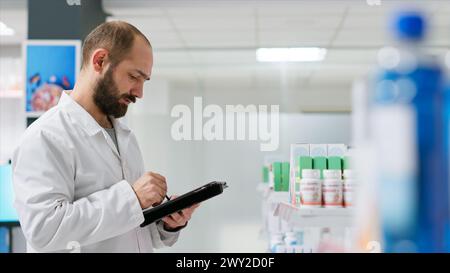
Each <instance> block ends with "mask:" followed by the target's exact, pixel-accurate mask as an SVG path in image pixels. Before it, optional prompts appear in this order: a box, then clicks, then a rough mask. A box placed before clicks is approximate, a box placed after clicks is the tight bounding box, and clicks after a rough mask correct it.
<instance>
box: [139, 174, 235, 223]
mask: <svg viewBox="0 0 450 273" xmlns="http://www.w3.org/2000/svg"><path fill="white" fill-rule="evenodd" d="M225 188H227V184H226V183H225V182H218V181H213V182H210V183H208V184H206V185H203V186H202V187H200V188H198V189H195V190H193V191H190V192H188V193H185V194H183V195H181V196H178V197H177V198H175V199H172V200H169V201H167V202H165V203H162V204H161V205H158V206H156V207H153V208H151V209H147V210H145V211H144V218H145V220H144V222H143V223H142V224H141V227H145V226H146V225H149V224H151V223H153V222H155V221H158V220H160V219H162V218H164V217H165V216H167V215H170V214H172V213H175V212H178V211H181V210H183V209H185V208H188V207H190V206H192V205H194V204H197V203H200V202H203V201H205V200H208V199H210V198H212V197H214V196H216V195H219V194H221V193H222V192H223V190H224V189H225Z"/></svg>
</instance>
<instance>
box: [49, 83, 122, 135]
mask: <svg viewBox="0 0 450 273" xmlns="http://www.w3.org/2000/svg"><path fill="white" fill-rule="evenodd" d="M58 105H60V106H61V107H63V108H64V109H66V111H67V112H69V113H70V114H71V115H72V116H73V117H74V118H75V119H76V121H77V122H80V123H81V125H82V127H83V129H84V130H85V131H86V133H88V134H89V135H90V136H93V135H95V134H97V133H99V132H101V131H102V127H101V126H100V124H98V122H97V121H96V120H95V119H94V117H93V116H91V114H89V113H88V112H87V111H86V110H85V109H84V108H83V107H82V106H81V105H79V104H78V103H77V102H76V101H74V100H73V99H72V98H71V97H70V95H69V94H68V93H66V92H65V91H64V92H62V94H61V98H60V100H59V103H58ZM110 120H111V121H112V123H113V126H114V128H115V130H116V132H119V131H122V132H123V133H124V135H127V134H129V133H130V132H131V130H130V128H128V126H126V125H125V124H124V123H123V121H121V120H119V119H115V118H113V117H110Z"/></svg>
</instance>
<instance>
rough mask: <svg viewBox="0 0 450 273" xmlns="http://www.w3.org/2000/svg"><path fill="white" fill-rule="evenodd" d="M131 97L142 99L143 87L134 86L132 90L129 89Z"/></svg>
mask: <svg viewBox="0 0 450 273" xmlns="http://www.w3.org/2000/svg"><path fill="white" fill-rule="evenodd" d="M131 95H133V96H135V97H137V98H140V99H142V97H143V96H144V87H143V86H142V85H139V86H136V87H134V88H133V89H131Z"/></svg>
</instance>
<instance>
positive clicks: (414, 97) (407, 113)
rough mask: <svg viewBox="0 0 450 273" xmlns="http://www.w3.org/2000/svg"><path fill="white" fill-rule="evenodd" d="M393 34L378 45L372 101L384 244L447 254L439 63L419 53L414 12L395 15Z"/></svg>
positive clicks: (420, 26) (420, 35) (421, 35)
mask: <svg viewBox="0 0 450 273" xmlns="http://www.w3.org/2000/svg"><path fill="white" fill-rule="evenodd" d="M393 32H394V34H395V38H396V41H397V44H396V45H395V46H394V47H386V48H383V49H382V50H381V51H380V54H379V66H380V73H379V75H378V76H377V79H376V84H375V88H374V93H373V94H374V96H373V100H372V102H373V105H372V107H373V127H372V128H373V136H374V143H375V146H376V149H377V152H378V161H380V160H381V161H383V162H380V163H379V165H378V169H377V171H378V177H377V181H378V190H379V192H378V194H379V202H380V206H379V212H380V221H381V231H382V232H381V235H382V239H383V244H382V245H383V250H384V251H385V252H447V251H448V249H449V246H448V245H447V242H446V240H445V238H446V234H447V233H448V230H447V228H448V223H449V215H450V214H449V188H448V170H447V169H448V165H447V166H446V163H445V162H446V158H447V155H446V154H448V150H447V151H446V150H445V141H444V137H445V132H444V126H443V120H444V119H443V117H444V108H445V107H444V69H443V67H442V66H441V65H440V62H439V61H438V60H437V59H436V58H434V57H432V56H430V55H427V54H425V53H423V52H422V46H421V45H422V42H423V41H424V39H425V34H426V21H425V18H424V16H423V15H422V14H421V13H420V12H417V11H408V12H402V13H399V14H397V16H396V18H395V24H394V31H393Z"/></svg>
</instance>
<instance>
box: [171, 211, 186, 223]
mask: <svg viewBox="0 0 450 273" xmlns="http://www.w3.org/2000/svg"><path fill="white" fill-rule="evenodd" d="M170 217H172V219H173V220H175V222H177V223H178V224H183V223H184V222H185V219H184V217H183V216H182V215H181V214H180V213H173V214H171V215H170Z"/></svg>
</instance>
